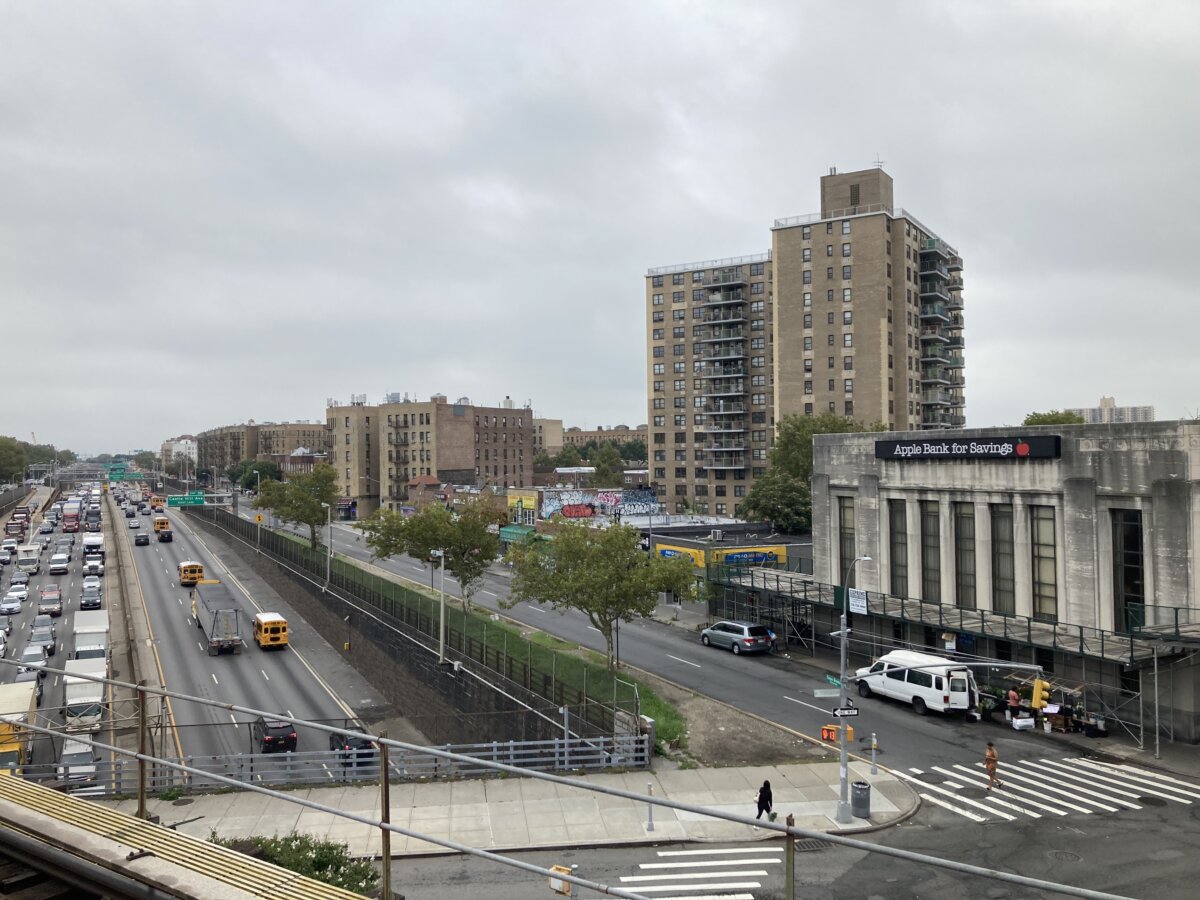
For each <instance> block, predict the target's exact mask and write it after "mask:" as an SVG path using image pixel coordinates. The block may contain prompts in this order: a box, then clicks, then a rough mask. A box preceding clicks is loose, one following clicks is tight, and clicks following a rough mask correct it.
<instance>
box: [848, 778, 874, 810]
mask: <svg viewBox="0 0 1200 900" xmlns="http://www.w3.org/2000/svg"><path fill="white" fill-rule="evenodd" d="M850 814H851V815H852V816H854V818H856V819H869V818H871V785H869V784H867V782H865V781H855V782H852V783H851V784H850Z"/></svg>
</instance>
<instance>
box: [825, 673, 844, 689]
mask: <svg viewBox="0 0 1200 900" xmlns="http://www.w3.org/2000/svg"><path fill="white" fill-rule="evenodd" d="M825 681H826V683H828V684H832V685H833V686H834V687H841V686H842V679H840V678H838V677H837V676H836V675H826V676H825Z"/></svg>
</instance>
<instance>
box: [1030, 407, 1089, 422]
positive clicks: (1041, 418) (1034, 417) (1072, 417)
mask: <svg viewBox="0 0 1200 900" xmlns="http://www.w3.org/2000/svg"><path fill="white" fill-rule="evenodd" d="M1021 424H1022V425H1082V424H1083V417H1082V416H1079V415H1076V414H1075V413H1073V412H1067V410H1065V409H1052V410H1050V411H1049V412H1040V413H1039V412H1031V413H1030V414H1029V415H1027V416H1026V417H1025V421H1024V422H1022V423H1021Z"/></svg>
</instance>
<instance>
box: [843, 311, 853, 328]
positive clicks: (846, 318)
mask: <svg viewBox="0 0 1200 900" xmlns="http://www.w3.org/2000/svg"><path fill="white" fill-rule="evenodd" d="M842 324H843V325H853V324H854V313H852V312H851V311H850V310H848V309H843V310H842Z"/></svg>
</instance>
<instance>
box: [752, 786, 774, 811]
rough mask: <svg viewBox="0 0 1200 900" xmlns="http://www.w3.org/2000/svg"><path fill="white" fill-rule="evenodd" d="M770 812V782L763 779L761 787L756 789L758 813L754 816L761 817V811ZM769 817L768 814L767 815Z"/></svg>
mask: <svg viewBox="0 0 1200 900" xmlns="http://www.w3.org/2000/svg"><path fill="white" fill-rule="evenodd" d="M770 812H771V782H769V781H764V782H763V783H762V787H760V788H759V789H758V815H757V816H755V817H754V818H756V819H761V818H762V815H763V813H770ZM768 818H769V816H768Z"/></svg>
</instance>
